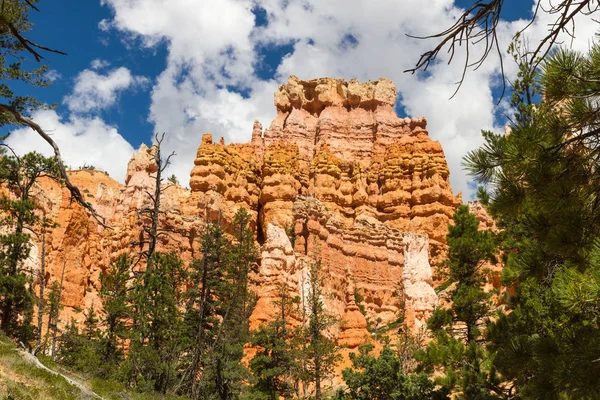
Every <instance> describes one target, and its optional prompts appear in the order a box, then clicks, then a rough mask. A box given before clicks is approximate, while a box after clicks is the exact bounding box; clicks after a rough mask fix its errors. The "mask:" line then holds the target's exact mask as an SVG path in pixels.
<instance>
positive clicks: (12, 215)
mask: <svg viewBox="0 0 600 400" xmlns="http://www.w3.org/2000/svg"><path fill="white" fill-rule="evenodd" d="M56 165H57V164H56V160H55V159H53V158H46V157H44V156H42V155H41V154H38V153H35V152H33V153H28V154H26V155H24V156H21V157H18V156H16V155H15V154H6V152H4V154H2V157H1V158H0V182H2V183H4V184H6V186H7V187H8V189H9V190H11V191H12V192H13V193H15V198H11V197H9V196H8V195H6V194H2V196H1V197H0V211H1V212H2V221H1V222H2V225H3V226H5V227H6V228H7V230H6V231H5V233H3V234H2V235H0V313H1V314H2V315H1V318H0V329H2V330H3V331H5V332H6V333H7V334H9V335H12V336H14V337H18V338H19V339H21V340H22V341H23V342H24V343H28V342H29V340H31V339H33V337H32V335H33V329H32V327H31V326H30V324H29V323H24V322H25V321H27V320H29V318H24V317H25V314H27V315H30V314H32V313H33V294H32V279H31V271H25V270H24V267H23V261H24V260H25V259H26V258H27V257H28V256H29V250H30V245H29V240H30V236H31V235H30V234H29V233H28V231H29V230H34V229H35V227H36V224H37V223H38V222H39V217H38V216H37V215H36V214H35V209H36V207H37V206H36V203H35V201H34V200H33V199H32V198H31V190H32V188H33V185H34V184H35V182H36V181H37V180H38V179H39V178H41V177H42V176H50V177H56V176H57V173H56V171H57V167H56Z"/></svg>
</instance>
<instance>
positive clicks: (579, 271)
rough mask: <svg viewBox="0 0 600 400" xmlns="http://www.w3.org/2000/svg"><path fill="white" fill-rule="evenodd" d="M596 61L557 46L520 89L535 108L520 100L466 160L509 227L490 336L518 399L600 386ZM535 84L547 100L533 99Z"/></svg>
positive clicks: (593, 391)
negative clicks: (502, 126)
mask: <svg viewBox="0 0 600 400" xmlns="http://www.w3.org/2000/svg"><path fill="white" fill-rule="evenodd" d="M599 66H600V47H599V46H598V45H593V46H592V47H591V49H590V51H589V53H588V54H580V53H577V52H574V51H571V50H564V49H559V50H557V51H555V52H553V53H552V54H551V55H550V56H549V58H548V59H547V60H546V61H545V62H544V63H543V64H542V68H541V69H540V71H538V72H539V75H538V76H537V77H536V76H535V75H531V76H527V78H529V79H528V80H527V81H528V82H531V85H520V86H516V88H515V93H514V95H513V100H514V102H515V103H516V104H517V105H519V104H522V103H525V105H526V106H527V105H532V107H520V108H519V107H517V116H518V118H514V119H513V123H512V124H511V133H510V135H508V136H504V135H494V134H492V133H489V132H487V133H485V136H484V138H485V144H484V146H483V147H482V148H480V149H478V150H476V151H474V152H472V153H469V154H468V156H467V157H466V159H465V164H466V165H467V167H468V168H469V169H470V172H471V174H472V175H473V177H474V178H475V179H476V180H477V181H478V182H479V183H482V184H486V185H488V188H489V190H488V192H487V193H486V195H487V197H488V199H487V200H488V203H489V209H490V211H491V213H492V215H493V216H494V217H495V218H496V219H497V220H498V223H499V226H500V227H501V228H503V229H504V237H505V240H504V243H503V247H504V249H505V251H506V254H507V256H506V267H505V268H504V271H503V276H502V280H503V283H504V285H506V286H508V287H510V288H511V289H510V291H509V294H508V295H507V297H506V300H505V301H506V304H507V307H508V309H509V310H510V312H509V313H507V314H501V315H499V316H498V318H497V320H496V321H494V322H493V323H492V324H490V326H489V327H488V334H487V337H488V339H489V340H490V346H492V349H493V351H494V352H495V353H496V356H495V358H494V367H495V368H497V369H498V371H500V372H501V373H502V374H503V376H504V377H505V379H506V380H507V381H510V382H511V394H513V395H516V396H520V397H530V398H545V399H559V398H570V397H571V396H577V397H578V398H594V397H595V396H597V393H598V392H599V391H600V386H599V383H598V379H597V376H598V375H599V374H600V365H598V363H597V362H596V360H597V354H598V352H599V351H600V347H599V346H600V345H599V344H600V329H599V328H598V326H599V325H598V319H597V318H598V312H599V308H598V304H599V303H598V302H597V301H596V300H593V299H598V298H599V297H598V296H599V294H600V293H599V292H598V288H599V286H598V284H597V282H598V276H597V268H598V266H597V262H598V258H597V254H598V253H597V243H598V238H599V237H600V230H599V228H598V227H599V226H600V225H599V224H598V221H600V202H599V201H598V192H599V190H600V185H599V182H600V179H598V178H599V171H600V169H599V168H598V166H599V165H598V153H599V151H600V140H599V139H600V134H599V130H598V121H599V120H600V112H599V111H598V100H597V99H598V95H599V93H600V86H599V83H598V82H600V80H599V78H600V74H599V72H598V71H600V68H599ZM532 76H533V78H535V79H531V77H532ZM520 78H521V79H523V76H522V75H521V76H520ZM532 87H534V88H539V90H540V91H541V93H542V95H543V99H544V101H543V102H542V103H536V104H534V103H533V101H534V100H535V98H533V97H532V96H530V95H528V92H531V89H532ZM514 105H515V104H513V106H514ZM585 304H587V305H588V306H585ZM592 304H593V305H592Z"/></svg>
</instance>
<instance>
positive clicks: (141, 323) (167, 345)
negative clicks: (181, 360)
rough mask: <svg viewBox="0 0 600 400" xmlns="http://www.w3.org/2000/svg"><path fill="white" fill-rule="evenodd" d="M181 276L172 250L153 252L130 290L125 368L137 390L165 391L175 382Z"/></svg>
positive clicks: (180, 269)
mask: <svg viewBox="0 0 600 400" xmlns="http://www.w3.org/2000/svg"><path fill="white" fill-rule="evenodd" d="M184 280H185V271H184V270H183V266H182V262H181V259H180V258H179V257H178V256H177V255H176V254H175V253H167V254H164V253H154V254H153V256H152V258H151V260H149V262H148V264H147V266H146V270H145V271H144V272H142V273H141V274H140V275H139V276H138V277H137V279H136V282H135V283H134V286H133V289H132V290H131V300H130V301H131V304H132V305H133V311H134V317H133V326H132V332H131V342H130V347H129V352H130V354H129V357H128V359H127V363H126V366H125V369H126V374H127V376H128V379H129V381H130V383H131V384H133V385H135V386H136V387H138V388H139V389H140V390H148V389H153V390H155V391H157V392H159V393H163V394H164V393H166V392H167V390H168V389H170V388H171V386H172V385H173V384H174V380H175V376H176V366H177V361H178V357H179V352H180V345H181V344H180V343H181V342H180V333H181V318H180V317H181V311H180V308H181V306H182V305H183V303H182V300H183V299H182V296H181V293H182V291H181V288H182V285H183V283H184Z"/></svg>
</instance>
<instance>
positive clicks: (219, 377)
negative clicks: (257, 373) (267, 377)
mask: <svg viewBox="0 0 600 400" xmlns="http://www.w3.org/2000/svg"><path fill="white" fill-rule="evenodd" d="M249 223H250V214H249V213H248V212H247V211H246V209H244V208H240V209H239V210H238V211H237V212H236V214H235V216H234V219H233V243H232V245H231V246H229V247H228V250H227V252H226V254H225V261H226V262H225V264H224V267H225V275H224V276H223V278H224V279H223V280H222V281H221V282H220V283H219V284H220V289H219V292H218V296H217V299H218V302H219V306H218V309H217V311H218V313H217V315H218V317H219V320H220V321H219V324H218V326H217V327H216V332H215V333H214V337H213V339H212V343H210V345H209V349H210V350H209V351H210V353H209V354H211V355H212V357H210V358H209V359H207V362H206V364H205V365H204V368H203V370H202V375H201V378H200V382H199V391H200V393H202V394H203V396H204V398H207V399H210V398H213V397H214V398H218V399H221V400H228V399H233V398H237V397H238V396H239V394H240V393H241V391H242V387H243V386H244V384H245V382H246V381H247V380H248V378H249V373H248V370H247V368H246V367H245V366H244V365H243V363H242V362H241V361H242V358H243V356H244V345H245V344H246V343H248V342H249V340H250V331H249V318H250V314H251V313H252V310H253V309H254V305H255V303H256V298H255V296H254V294H253V293H251V292H250V290H249V288H248V274H249V272H250V269H251V267H252V265H253V263H254V262H255V260H256V257H257V248H256V245H255V243H254V234H253V232H252V230H251V229H250V227H249ZM222 267H223V266H222ZM211 396H213V397H211Z"/></svg>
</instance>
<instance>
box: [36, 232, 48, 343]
mask: <svg viewBox="0 0 600 400" xmlns="http://www.w3.org/2000/svg"><path fill="white" fill-rule="evenodd" d="M42 229H43V230H42V265H41V266H40V297H39V301H38V321H37V329H38V331H37V344H36V347H37V348H38V349H39V348H40V347H41V346H42V318H43V316H44V286H45V285H46V228H45V227H43V228H42Z"/></svg>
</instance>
